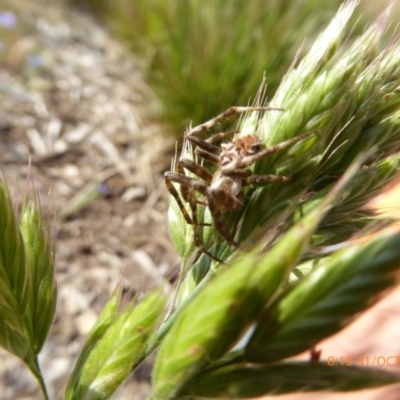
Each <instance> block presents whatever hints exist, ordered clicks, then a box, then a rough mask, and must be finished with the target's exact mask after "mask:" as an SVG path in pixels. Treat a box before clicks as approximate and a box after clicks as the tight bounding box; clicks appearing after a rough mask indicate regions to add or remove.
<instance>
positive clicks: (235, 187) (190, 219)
mask: <svg viewBox="0 0 400 400" xmlns="http://www.w3.org/2000/svg"><path fill="white" fill-rule="evenodd" d="M270 110H277V111H283V110H282V109H281V108H272V107H231V108H229V109H228V110H226V111H225V112H223V113H222V114H220V115H218V116H217V117H215V118H213V119H211V120H210V121H207V122H205V123H203V124H201V125H198V126H196V127H194V128H192V129H190V130H189V131H188V132H187V133H186V135H185V139H184V148H185V146H189V145H193V146H194V147H195V154H196V155H197V156H199V157H201V158H203V159H205V160H207V161H209V162H211V163H212V164H215V165H216V167H217V168H216V170H215V172H213V173H211V172H209V171H208V170H207V169H206V168H205V167H204V166H203V165H201V164H200V163H198V162H196V161H194V160H192V159H189V158H180V159H179V160H176V159H175V160H174V163H173V168H172V169H173V170H172V171H168V172H166V173H165V175H164V176H165V183H166V186H167V189H168V191H169V192H170V194H171V195H172V196H173V197H174V199H175V201H176V202H177V204H178V206H179V209H180V211H181V212H182V215H183V217H184V219H185V221H186V223H187V224H189V225H192V226H193V236H194V244H195V246H196V247H197V248H198V249H199V251H201V252H202V253H204V254H207V255H208V256H209V257H211V258H212V259H213V260H216V261H218V262H222V261H221V260H220V259H219V258H218V257H216V256H215V255H214V254H212V253H211V252H210V251H208V250H207V249H206V248H205V247H204V246H203V244H202V242H201V238H200V229H199V227H200V226H207V225H211V224H207V223H200V222H199V221H198V216H197V208H198V206H199V205H203V206H205V207H208V209H209V210H210V213H211V217H212V222H213V224H212V225H213V226H214V228H215V230H216V231H217V232H218V233H219V234H220V235H221V236H222V237H223V238H224V239H225V240H226V241H227V242H228V243H229V244H230V245H232V246H234V247H236V248H238V247H239V243H237V241H236V240H235V239H234V236H233V235H232V234H231V232H230V230H229V228H228V226H227V224H226V222H225V219H224V216H223V214H225V213H227V212H231V211H238V210H240V209H241V208H242V207H243V205H244V193H243V188H244V187H246V186H251V185H257V186H262V185H266V184H268V183H272V182H288V181H289V180H290V178H289V177H287V176H282V175H271V174H267V175H254V174H253V172H252V171H251V170H250V169H247V168H248V167H249V166H251V165H252V164H254V163H255V162H256V161H258V160H261V159H263V158H265V157H267V156H269V155H271V154H274V153H276V152H278V151H280V150H283V149H286V148H287V147H290V146H292V145H293V144H295V143H297V142H298V141H300V140H302V139H304V138H306V137H308V136H310V135H312V134H313V133H315V131H311V132H307V133H304V134H302V135H298V136H296V137H294V138H291V139H288V140H286V141H284V142H281V143H279V144H277V145H275V146H271V147H267V148H264V145H263V142H262V140H261V138H260V137H259V136H257V135H255V134H248V135H245V136H242V137H239V138H237V139H234V140H232V141H230V142H228V143H221V144H220V145H219V146H217V145H215V144H214V143H215V142H217V141H219V140H221V139H223V138H224V137H226V136H228V135H232V134H234V133H238V131H228V132H220V133H216V134H214V135H212V136H211V137H210V138H208V139H206V140H204V139H201V138H200V137H198V136H197V135H198V134H199V133H201V132H203V131H205V130H208V129H210V128H212V127H213V126H215V125H216V124H217V123H218V122H220V121H222V120H224V119H226V118H228V117H229V116H231V115H233V114H237V113H243V112H250V111H270ZM185 171H189V172H190V173H191V174H192V175H194V176H196V178H194V177H192V176H188V175H187V174H186V172H185ZM174 183H175V184H178V185H179V187H180V190H179V191H180V193H179V192H178V190H177V188H176V187H175V186H174ZM184 202H185V203H187V204H188V205H189V208H190V214H191V215H190V214H189V212H188V210H187V209H186V207H185V205H184Z"/></svg>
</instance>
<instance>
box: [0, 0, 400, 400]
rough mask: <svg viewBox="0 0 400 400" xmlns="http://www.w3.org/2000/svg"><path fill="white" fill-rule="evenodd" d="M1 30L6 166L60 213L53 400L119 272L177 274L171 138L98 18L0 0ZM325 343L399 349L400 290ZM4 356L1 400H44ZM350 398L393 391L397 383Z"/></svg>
mask: <svg viewBox="0 0 400 400" xmlns="http://www.w3.org/2000/svg"><path fill="white" fill-rule="evenodd" d="M11 12H12V13H11ZM0 26H1V27H0V139H1V140H0V163H1V165H2V168H3V171H4V174H5V177H6V180H7V182H8V184H9V187H10V190H11V193H12V195H13V198H14V199H15V201H16V202H18V201H21V200H22V199H23V198H24V196H25V195H26V193H27V192H28V191H29V190H30V187H31V183H30V182H31V181H30V180H27V174H28V171H29V168H28V161H29V159H31V160H32V165H33V178H34V182H35V188H36V190H37V192H38V193H39V195H40V198H41V204H42V206H43V209H44V210H45V214H46V215H48V216H49V218H51V219H53V220H54V223H53V226H54V228H55V229H54V236H55V238H56V245H57V250H56V277H57V281H58V289H59V295H58V304H57V312H56V318H55V322H54V326H53V328H52V330H51V332H50V336H49V339H48V341H47V344H46V346H45V348H44V350H43V354H42V355H41V358H40V361H41V365H42V369H43V373H44V376H45V379H46V382H47V384H48V388H49V391H50V397H51V399H62V397H63V392H64V390H65V385H66V383H67V380H68V377H69V375H70V372H71V370H72V368H73V365H74V362H75V360H76V357H77V355H78V354H79V351H80V348H81V346H82V344H83V343H84V341H85V338H86V335H87V334H88V332H89V330H90V328H91V327H92V325H93V323H94V322H95V321H96V318H97V316H98V314H99V312H100V311H101V309H102V307H103V306H104V304H105V303H106V302H107V300H108V299H109V296H110V294H111V293H112V291H113V289H114V288H115V285H116V284H117V282H118V281H119V279H120V277H121V276H122V275H124V277H125V283H124V285H125V288H126V291H127V292H128V291H130V292H131V293H132V294H136V293H142V292H145V291H147V290H148V289H149V288H151V287H153V286H157V285H159V284H160V283H165V282H168V281H170V280H172V277H173V276H174V274H175V273H176V269H177V267H178V258H177V256H176V253H175V251H174V249H173V247H172V244H171V242H170V239H169V237H168V230H167V224H166V211H167V192H166V189H165V187H164V181H163V177H162V172H163V171H164V170H165V169H167V168H168V166H169V164H170V159H171V149H173V142H174V140H173V139H171V138H170V137H169V136H168V135H166V134H165V131H164V130H163V127H162V126H161V125H160V124H157V123H155V122H154V118H152V115H154V114H155V112H156V111H157V107H158V104H157V102H156V100H155V98H154V96H153V94H152V92H151V89H150V88H149V87H148V86H147V85H146V84H145V82H144V80H143V78H142V76H141V74H140V72H139V70H138V68H137V63H136V60H135V59H134V57H132V56H131V55H128V53H127V52H126V50H125V49H124V48H123V47H122V46H121V45H120V44H118V43H117V42H115V41H114V40H113V39H112V38H111V37H110V35H108V34H107V32H106V31H105V30H104V29H103V28H101V27H100V26H99V25H98V24H97V23H96V22H94V21H93V20H92V19H91V18H90V17H88V16H85V15H82V14H81V13H77V12H75V11H72V10H69V9H66V8H65V6H64V7H63V6H61V5H60V4H58V3H57V2H54V3H50V2H46V1H44V0H42V1H41V0H35V1H34V2H32V1H29V0H18V2H17V1H15V0H14V1H12V0H9V1H7V0H0ZM166 288H167V289H168V285H166ZM171 290H172V289H171ZM322 350H323V353H322V356H323V357H324V358H326V357H329V356H334V357H337V358H338V357H346V356H352V357H356V356H361V355H363V356H370V357H373V356H386V357H387V356H400V289H399V290H397V291H395V292H393V294H392V295H390V296H389V297H387V298H386V299H385V300H384V301H383V302H382V303H380V304H378V305H377V306H376V307H375V308H374V309H372V310H370V311H369V312H368V313H367V314H366V315H365V316H363V317H362V318H361V319H360V320H359V321H357V323H355V324H353V325H352V326H351V327H349V328H348V329H347V330H346V331H345V332H343V333H341V334H340V335H337V336H336V337H335V338H333V339H332V340H330V341H328V342H326V343H324V344H323V345H322ZM0 357H1V363H0V400H12V399H24V400H28V399H29V400H38V399H40V398H41V396H40V393H39V391H38V388H37V385H36V382H35V381H34V380H33V378H32V377H31V375H30V373H29V372H28V371H27V370H26V369H25V368H24V366H23V364H22V363H21V362H19V360H17V359H16V358H15V357H12V356H10V355H8V354H7V353H6V352H4V351H2V350H0ZM398 364H400V363H398ZM399 366H400V365H396V366H386V367H388V368H391V369H393V368H397V369H398V368H399ZM150 370H151V368H150V366H149V365H146V364H145V365H144V366H143V367H142V368H141V369H140V371H138V372H137V373H136V374H135V375H134V376H133V377H132V378H130V379H129V380H128V382H126V383H125V384H124V385H123V387H122V388H121V389H120V390H119V391H118V392H117V393H116V395H115V396H114V398H115V399H121V400H124V399H131V400H144V399H145V398H146V397H147V395H148V393H149V387H150V386H149V382H150ZM383 393H384V395H383ZM389 393H392V394H389ZM393 393H394V394H393ZM306 396H307V398H308V397H312V396H310V395H306ZM353 396H354V394H350V395H345V396H341V395H338V394H335V395H327V397H323V396H321V395H316V396H315V397H314V398H318V399H319V398H321V399H327V400H328V399H336V398H343V399H350V398H353ZM356 396H357V397H358V398H359V399H365V400H366V399H369V400H372V399H378V398H385V399H398V398H400V389H398V388H387V389H381V390H378V391H376V390H375V391H365V392H363V393H357V394H356ZM363 396H364V397H363ZM382 396H383V397H382ZM280 398H281V399H282V400H283V399H288V400H289V399H299V400H300V399H303V398H304V399H305V398H306V397H305V396H302V395H296V396H290V397H280Z"/></svg>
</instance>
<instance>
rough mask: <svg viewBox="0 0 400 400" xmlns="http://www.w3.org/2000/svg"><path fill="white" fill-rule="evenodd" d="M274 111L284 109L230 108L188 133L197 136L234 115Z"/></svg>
mask: <svg viewBox="0 0 400 400" xmlns="http://www.w3.org/2000/svg"><path fill="white" fill-rule="evenodd" d="M272 110H276V111H283V109H282V108H274V107H249V106H247V107H230V108H228V109H227V110H226V111H224V112H223V113H221V114H219V115H217V116H216V117H215V118H212V119H210V120H209V121H207V122H204V123H203V124H201V125H197V126H195V127H194V128H192V129H191V130H190V131H189V132H188V136H191V135H197V134H198V133H200V132H203V131H206V130H208V129H210V128H212V127H213V126H215V125H216V124H218V122H220V121H223V120H224V119H227V118H229V117H230V116H232V115H234V114H240V113H244V112H249V111H272Z"/></svg>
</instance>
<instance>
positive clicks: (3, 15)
mask: <svg viewBox="0 0 400 400" xmlns="http://www.w3.org/2000/svg"><path fill="white" fill-rule="evenodd" d="M16 24H17V17H16V16H15V14H14V13H13V12H12V11H0V26H1V27H3V28H7V29H12V28H14V27H15V25H16Z"/></svg>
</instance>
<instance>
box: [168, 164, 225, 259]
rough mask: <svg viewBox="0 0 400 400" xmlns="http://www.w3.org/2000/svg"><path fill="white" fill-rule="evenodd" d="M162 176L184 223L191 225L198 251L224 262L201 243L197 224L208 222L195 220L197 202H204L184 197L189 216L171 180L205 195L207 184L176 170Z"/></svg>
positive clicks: (193, 197) (192, 197) (191, 197)
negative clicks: (188, 207) (187, 205)
mask: <svg viewBox="0 0 400 400" xmlns="http://www.w3.org/2000/svg"><path fill="white" fill-rule="evenodd" d="M164 177H165V184H166V186H167V189H168V191H169V192H170V193H171V195H172V196H173V197H174V199H175V201H176V202H177V203H178V206H179V209H180V210H181V212H182V214H183V216H184V218H185V221H186V223H187V224H189V225H192V226H193V237H194V244H195V246H196V247H197V248H198V249H199V251H201V252H202V253H204V254H206V255H208V256H209V257H210V258H211V259H213V260H215V261H218V262H219V263H222V264H223V263H224V262H223V261H222V260H220V259H219V258H218V257H216V256H215V255H214V254H212V253H210V252H209V251H208V250H207V249H205V248H204V246H203V244H202V243H201V239H200V230H199V226H204V225H207V226H208V225H209V224H202V223H199V222H198V220H197V204H199V203H201V204H204V203H202V202H199V201H198V200H197V199H196V198H195V196H194V195H193V196H189V197H188V199H187V200H186V199H185V200H186V201H187V202H188V203H189V206H190V209H191V213H192V217H190V215H189V213H188V212H187V211H186V208H185V206H184V205H183V203H182V200H181V198H180V196H179V193H178V191H177V190H176V189H175V187H174V185H173V184H172V182H176V183H179V184H180V185H181V187H185V186H186V187H189V188H192V189H193V190H195V191H198V192H199V193H201V194H203V195H205V196H206V191H207V185H206V184H205V183H203V182H199V181H197V180H196V179H193V178H190V177H189V176H186V175H182V174H179V173H176V172H166V173H165V175H164ZM188 193H189V192H188Z"/></svg>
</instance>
